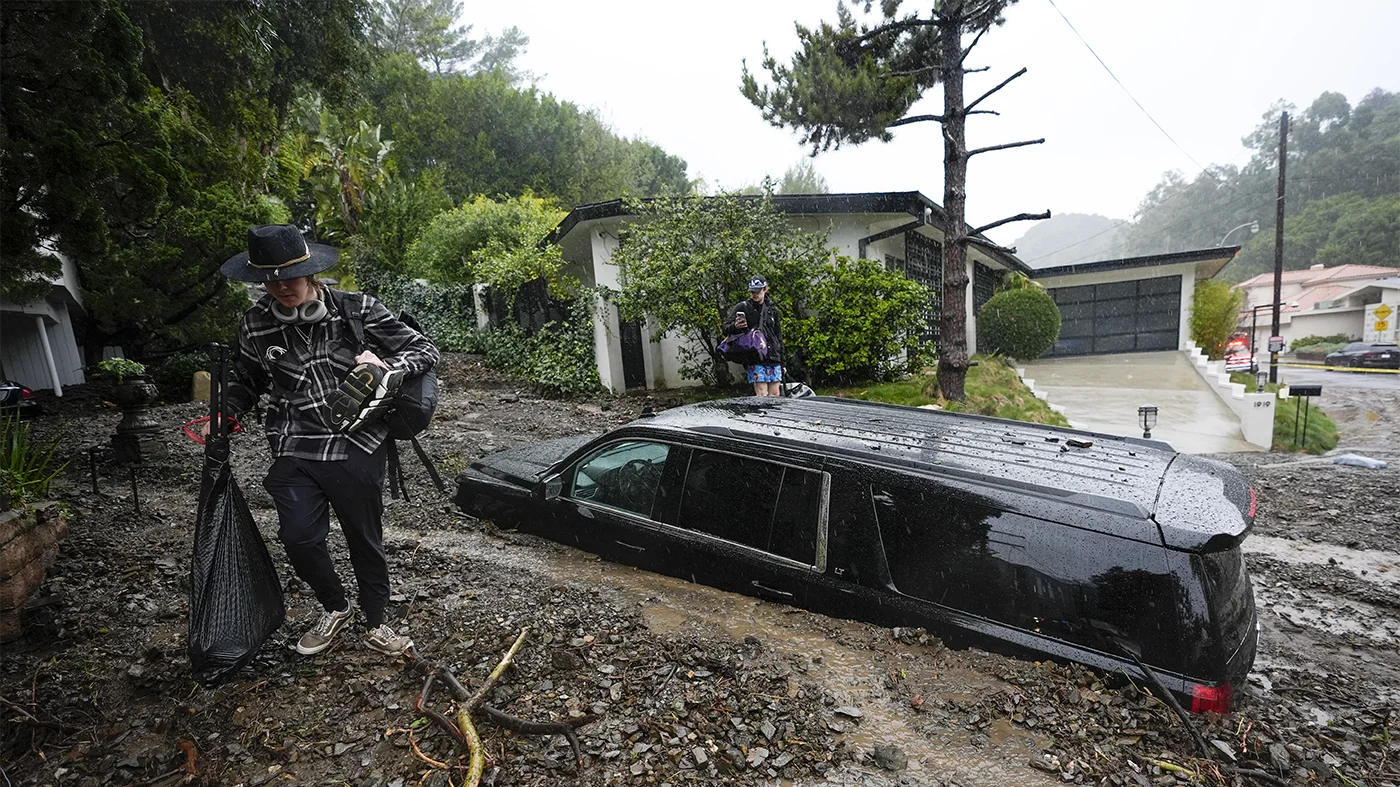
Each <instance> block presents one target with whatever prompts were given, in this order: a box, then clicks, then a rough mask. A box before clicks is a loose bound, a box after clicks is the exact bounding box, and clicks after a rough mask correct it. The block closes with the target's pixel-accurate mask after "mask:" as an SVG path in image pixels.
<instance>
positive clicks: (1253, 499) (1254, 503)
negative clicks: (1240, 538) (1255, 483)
mask: <svg viewBox="0 0 1400 787" xmlns="http://www.w3.org/2000/svg"><path fill="white" fill-rule="evenodd" d="M1257 510H1259V497H1258V495H1255V494H1254V487H1252V486H1251V487H1250V488H1249V518H1250V519H1253V518H1254V512H1255V511H1257Z"/></svg>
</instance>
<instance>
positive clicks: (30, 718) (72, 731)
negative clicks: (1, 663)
mask: <svg viewBox="0 0 1400 787" xmlns="http://www.w3.org/2000/svg"><path fill="white" fill-rule="evenodd" d="M0 705H4V706H5V707H7V708H11V709H13V710H16V711H18V712H19V714H20V718H18V719H12V721H15V722H18V723H21V724H28V725H29V726H31V727H42V728H43V729H46V730H58V731H59V732H61V733H63V734H65V735H76V734H77V733H79V732H82V730H81V729H79V728H78V727H74V726H72V725H71V724H64V723H63V722H58V721H47V720H45V719H41V718H39V717H38V716H35V715H34V714H33V713H30V712H29V711H28V710H27V709H26V708H25V707H24V706H23V705H20V704H19V703H18V702H12V701H10V700H7V699H5V698H4V697H0Z"/></svg>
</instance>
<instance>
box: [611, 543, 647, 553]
mask: <svg viewBox="0 0 1400 787" xmlns="http://www.w3.org/2000/svg"><path fill="white" fill-rule="evenodd" d="M613 543H614V544H617V545H618V546H620V547H627V548H628V549H632V550H635V551H637V552H645V551H647V548H646V547H639V546H636V545H635V544H629V543H627V542H626V541H614V542H613Z"/></svg>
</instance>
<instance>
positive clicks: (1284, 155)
mask: <svg viewBox="0 0 1400 787" xmlns="http://www.w3.org/2000/svg"><path fill="white" fill-rule="evenodd" d="M1287 166H1288V112H1286V111H1285V112H1284V113H1283V114H1282V115H1280V116H1279V119H1278V204H1277V206H1276V208H1275V210H1276V211H1277V213H1276V214H1275V217H1274V324H1273V333H1271V334H1269V344H1270V347H1269V382H1271V383H1276V382H1278V350H1276V349H1274V346H1273V341H1274V340H1273V337H1275V336H1278V335H1279V324H1278V321H1279V311H1280V307H1281V306H1282V301H1283V173H1284V170H1285V169H1286V168H1287Z"/></svg>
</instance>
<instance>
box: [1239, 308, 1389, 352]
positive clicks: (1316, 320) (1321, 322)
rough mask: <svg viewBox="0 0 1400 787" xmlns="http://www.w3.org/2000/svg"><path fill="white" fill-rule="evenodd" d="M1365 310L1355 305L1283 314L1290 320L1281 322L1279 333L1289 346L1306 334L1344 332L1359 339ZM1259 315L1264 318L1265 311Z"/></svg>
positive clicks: (1325, 334) (1265, 331)
mask: <svg viewBox="0 0 1400 787" xmlns="http://www.w3.org/2000/svg"><path fill="white" fill-rule="evenodd" d="M1364 311H1365V310H1364V309H1363V308H1362V307H1360V306H1355V307H1351V308H1347V309H1328V310H1325V311H1323V310H1318V311H1311V312H1299V313H1296V314H1288V313H1285V314H1284V315H1283V316H1284V317H1286V318H1289V320H1288V322H1286V323H1282V322H1281V323H1280V324H1279V335H1280V336H1282V337H1283V340H1284V341H1285V342H1286V343H1287V344H1288V345H1289V346H1291V345H1292V344H1293V340H1294V339H1301V338H1303V337H1304V336H1331V335H1333V334H1338V333H1344V334H1346V335H1347V336H1348V337H1349V338H1353V339H1359V338H1360V337H1361V327H1362V326H1361V322H1362V319H1363V312H1364ZM1259 316H1260V317H1261V318H1262V317H1263V316H1264V314H1263V312H1260V314H1259ZM1267 333H1268V329H1267V328H1265V329H1264V330H1263V331H1261V332H1260V335H1261V336H1263V335H1264V334H1267ZM1266 341H1267V337H1265V338H1263V339H1260V340H1259V342H1260V344H1263V343H1264V342H1266Z"/></svg>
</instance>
